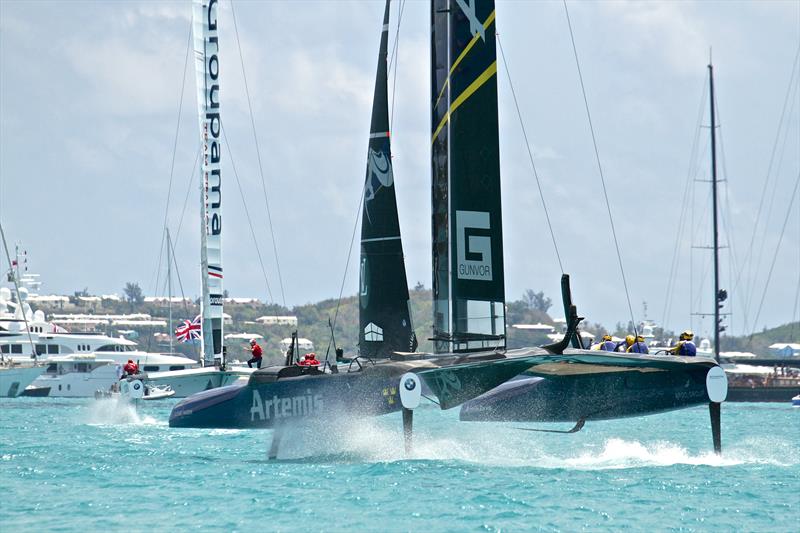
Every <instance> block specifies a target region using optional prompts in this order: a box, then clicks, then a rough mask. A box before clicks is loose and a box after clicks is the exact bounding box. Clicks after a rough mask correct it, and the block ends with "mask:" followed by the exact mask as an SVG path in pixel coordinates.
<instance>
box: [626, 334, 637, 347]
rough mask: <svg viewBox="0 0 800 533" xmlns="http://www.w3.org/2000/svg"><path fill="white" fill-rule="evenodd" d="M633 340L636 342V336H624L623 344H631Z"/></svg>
mask: <svg viewBox="0 0 800 533" xmlns="http://www.w3.org/2000/svg"><path fill="white" fill-rule="evenodd" d="M634 342H636V338H634V336H633V335H628V336H626V337H625V344H627V345H628V346H630V345H632V344H633V343H634Z"/></svg>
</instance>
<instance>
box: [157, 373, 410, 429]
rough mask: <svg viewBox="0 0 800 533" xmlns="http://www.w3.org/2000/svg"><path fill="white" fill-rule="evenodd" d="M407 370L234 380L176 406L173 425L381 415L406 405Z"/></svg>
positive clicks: (242, 425) (258, 424)
mask: <svg viewBox="0 0 800 533" xmlns="http://www.w3.org/2000/svg"><path fill="white" fill-rule="evenodd" d="M402 374H403V372H402V371H400V372H396V373H391V372H390V373H387V375H385V376H379V375H376V373H374V372H353V373H346V372H345V373H339V374H322V373H319V374H313V375H312V374H306V375H301V376H296V377H288V378H282V379H279V380H276V381H272V382H265V383H257V381H256V380H253V379H252V378H251V381H250V382H249V383H247V384H235V385H230V386H227V387H220V388H218V389H212V390H209V391H205V392H200V393H198V394H194V395H192V396H190V397H189V398H186V399H185V400H183V401H181V402H180V403H179V404H178V405H176V406H175V408H174V409H173V410H172V413H171V414H170V419H169V425H170V426H171V427H193V428H223V429H269V428H273V427H275V425H276V423H286V422H293V421H299V420H303V419H313V418H321V417H325V416H328V417H330V416H333V415H334V414H336V416H353V417H365V416H376V415H382V414H386V413H391V412H394V411H399V410H400V408H401V405H400V397H399V395H398V391H397V385H398V382H399V378H400V376H401V375H402Z"/></svg>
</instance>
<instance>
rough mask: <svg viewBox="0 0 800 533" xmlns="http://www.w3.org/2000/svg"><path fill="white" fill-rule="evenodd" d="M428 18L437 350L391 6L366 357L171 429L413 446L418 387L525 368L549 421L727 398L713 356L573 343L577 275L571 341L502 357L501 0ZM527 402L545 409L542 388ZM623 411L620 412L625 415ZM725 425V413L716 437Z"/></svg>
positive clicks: (364, 257)
mask: <svg viewBox="0 0 800 533" xmlns="http://www.w3.org/2000/svg"><path fill="white" fill-rule="evenodd" d="M431 17H432V22H433V24H432V26H433V32H432V43H431V46H432V61H433V64H432V78H431V79H432V87H431V89H432V90H431V96H432V119H433V120H432V130H433V131H432V141H431V144H432V161H431V164H432V169H433V187H432V204H433V217H432V221H433V276H434V299H435V301H434V341H435V346H436V353H435V354H423V353H413V350H414V348H415V344H416V340H415V338H414V337H413V328H411V322H410V321H411V316H410V313H409V311H408V289H407V283H406V275H405V266H404V263H403V258H402V244H401V238H400V230H399V224H398V223H397V206H396V201H395V191H394V183H395V181H394V175H393V172H392V167H391V149H390V139H391V135H390V131H389V121H388V97H387V88H386V86H387V83H386V78H387V68H386V61H387V49H388V24H389V1H388V0H387V3H386V8H385V12H384V18H383V30H382V34H381V41H380V51H379V59H378V69H377V75H376V83H375V94H374V99H373V112H372V123H371V128H370V135H369V148H368V161H367V173H366V177H365V183H364V189H363V202H364V206H363V211H362V234H361V275H360V294H359V302H360V306H359V312H360V328H361V331H360V332H359V336H360V340H361V354H360V355H359V356H358V357H356V358H355V359H353V361H352V362H351V364H350V365H349V367H348V368H347V370H346V371H341V372H334V371H331V370H330V369H327V368H324V369H319V368H317V367H299V366H292V365H291V364H290V363H291V361H287V365H285V366H276V367H270V368H265V369H261V370H258V371H257V372H255V373H253V374H252V375H251V376H250V378H249V381H248V382H247V383H241V382H240V383H236V384H233V385H231V386H228V387H222V388H220V389H216V390H211V391H206V392H202V393H199V394H196V395H194V396H192V397H190V398H187V399H186V400H184V401H182V402H181V403H179V404H178V405H176V406H175V408H174V409H173V411H172V413H171V415H170V426H173V427H204V428H212V427H213V428H276V431H275V433H274V435H273V446H272V450H271V451H270V456H273V457H274V456H275V454H276V453H277V448H278V445H279V443H280V438H281V434H282V432H283V429H282V428H283V427H284V426H285V425H286V424H287V423H289V422H292V421H297V420H301V419H305V418H312V417H318V418H321V417H326V416H329V417H330V416H334V415H336V414H340V415H345V416H376V415H382V414H387V413H392V412H397V411H402V413H403V427H404V434H405V439H406V445H407V447H408V446H409V445H410V441H411V429H412V420H413V417H412V413H413V409H414V408H415V407H416V406H417V405H418V404H419V401H420V395H421V387H422V382H424V383H425V384H426V385H427V386H428V387H429V388H430V390H431V392H432V394H433V396H434V397H435V399H436V401H437V403H438V404H439V406H440V407H441V408H442V409H449V408H452V407H455V406H458V405H460V404H462V403H464V402H466V401H469V400H473V399H475V398H476V397H478V396H479V395H481V394H484V393H486V392H487V391H489V390H491V389H493V388H494V387H497V386H498V385H501V384H502V383H504V382H506V381H507V380H508V379H511V378H512V377H514V376H516V375H518V374H520V373H521V372H522V371H524V370H527V371H528V372H533V373H534V374H536V375H537V376H546V377H548V378H551V379H547V380H537V381H538V382H545V383H547V384H548V385H546V386H547V387H550V388H549V389H548V390H547V391H546V392H547V394H548V396H547V398H546V400H547V401H546V402H545V403H546V407H547V409H548V413H550V414H549V415H548V416H546V417H544V418H543V419H546V420H551V419H552V420H571V421H573V422H575V421H577V422H578V424H577V425H576V428H577V429H580V426H581V425H582V421H583V420H585V419H589V418H603V417H616V416H622V415H620V413H628V414H632V413H631V412H630V402H632V401H634V400H635V401H636V402H637V405H638V406H640V407H639V411H637V412H652V411H654V410H666V409H671V408H676V407H679V406H684V405H686V403H687V402H685V401H684V400H683V398H684V397H688V398H690V399H691V403H692V404H697V403H704V402H711V403H714V402H721V401H722V400H724V389H725V385H726V383H727V382H725V377H724V372H722V370H721V369H720V368H719V367H718V366H717V365H716V364H715V362H714V361H710V360H704V359H700V358H681V357H672V356H661V357H653V356H640V355H638V354H614V353H606V352H604V353H598V352H597V351H589V350H584V349H580V348H577V349H567V346H568V345H569V344H570V342H576V341H575V339H577V338H578V337H577V336H578V331H577V327H578V324H579V322H580V320H581V319H580V318H579V317H578V315H577V311H576V309H575V307H574V306H573V305H572V302H571V299H570V296H569V279H568V276H564V278H563V280H562V288H563V292H564V304H565V311H566V312H567V320H568V330H567V334H566V335H565V337H564V339H563V340H562V341H561V342H559V343H556V344H552V345H548V346H544V347H532V348H523V349H518V350H506V348H505V309H504V306H505V294H504V281H503V247H502V228H501V211H500V209H501V202H500V170H499V155H498V154H499V141H498V125H497V80H496V73H497V60H496V50H495V46H496V45H495V30H494V20H495V12H494V2H493V1H491V0H486V1H477V0H473V1H471V2H466V1H464V0H434V1H433V2H432V6H431ZM577 346H580V344H577ZM409 351H411V352H412V353H409ZM720 373H721V374H722V382H720V381H719V374H720ZM687 378H688V384H685V383H686V380H687ZM584 387H586V388H592V389H593V390H598V391H600V393H601V394H602V397H601V398H600V401H599V402H598V397H597V396H594V397H592V398H591V400H592V401H591V402H589V400H590V398H589V396H588V395H587V394H579V392H580V389H581V388H584ZM620 387H622V389H624V390H623V391H622V392H620V391H619V389H620ZM626 387H627V388H626ZM642 388H644V389H645V391H644V392H645V393H644V394H643V391H642V390H641V389H642ZM678 388H680V390H681V395H680V396H679V395H678V394H676V392H675V391H676V389H678ZM531 398H533V400H532V402H533V403H534V404H536V403H537V402H538V400H537V398H538V393H536V394H533V395H531ZM617 403H622V404H625V405H624V407H623V408H622V409H621V408H620V407H619V406H618V405H614V404H617ZM557 404H558V405H557ZM482 414H485V413H484V412H482ZM462 418H465V417H464V414H463V413H462ZM484 418H487V419H493V418H492V417H491V416H488V417H484ZM577 429H576V430H577ZM718 430H719V423H718V419H717V424H716V425H715V429H714V431H715V434H716V433H718Z"/></svg>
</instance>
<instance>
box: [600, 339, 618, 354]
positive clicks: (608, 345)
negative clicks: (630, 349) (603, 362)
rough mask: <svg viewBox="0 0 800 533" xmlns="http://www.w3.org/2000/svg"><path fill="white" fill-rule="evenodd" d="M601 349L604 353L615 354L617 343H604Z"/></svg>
mask: <svg viewBox="0 0 800 533" xmlns="http://www.w3.org/2000/svg"><path fill="white" fill-rule="evenodd" d="M599 349H600V350H603V351H604V352H613V351H615V350H616V349H617V343H616V342H614V341H603V343H602V344H601V345H600V348H599Z"/></svg>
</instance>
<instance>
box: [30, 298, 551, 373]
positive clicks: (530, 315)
mask: <svg viewBox="0 0 800 533" xmlns="http://www.w3.org/2000/svg"><path fill="white" fill-rule="evenodd" d="M409 294H410V296H411V313H412V320H413V321H414V330H415V332H416V334H417V339H418V341H419V350H420V351H432V350H433V343H432V342H431V341H430V340H428V339H430V337H431V336H432V323H433V318H432V316H433V315H432V313H433V309H432V308H433V304H432V296H431V290H430V289H425V288H424V287H422V286H421V285H420V286H418V287H416V288H414V289H412V290H411V291H409ZM336 304H337V301H336V299H327V300H322V301H321V302H317V303H313V304H312V303H309V304H305V305H299V306H297V307H294V308H292V309H287V308H284V307H282V306H280V305H276V304H269V305H268V304H262V303H252V302H251V303H243V304H242V303H235V304H226V306H225V312H226V313H227V314H229V315H231V322H230V323H227V324H226V325H225V333H226V334H228V333H255V334H259V335H262V336H263V337H264V339H265V340H264V342H263V343H262V344H263V346H264V348H265V349H266V350H267V353H273V354H276V353H277V350H278V347H279V344H280V341H281V340H282V339H284V338H287V337H289V336H291V334H292V331H293V329H294V328H292V327H290V326H265V325H263V324H261V323H259V322H256V321H255V320H256V319H257V318H258V317H261V316H265V315H268V316H286V315H289V316H296V317H297V320H298V327H297V331H298V335H299V336H300V337H304V338H307V339H309V340H311V341H312V342H313V343H314V346H315V350H316V351H317V354H318V355H320V356H321V357H324V355H325V351H326V349H327V348H328V345H329V344H330V341H331V331H330V328H329V326H328V319H330V320H331V321H332V322H333V321H334V318H335V321H336V327H335V329H334V333H335V339H336V345H337V346H339V347H342V348H344V349H345V351H346V352H349V353H352V352H354V351H355V350H356V349H357V344H358V298H357V297H356V296H348V297H346V298H342V301H341V303H340V305H339V309H338V313H337V310H336ZM550 306H551V302H550V299H549V298H546V297H545V296H544V294H542V293H541V292H539V293H534V292H533V291H527V292H526V293H525V294H524V295H523V297H522V299H520V300H516V301H512V302H508V304H507V313H508V315H507V317H506V320H507V324H508V326H509V328H508V341H507V342H508V346H509V347H512V348H513V347H519V346H530V345H538V344H544V343H547V342H549V341H548V340H547V338H546V337H545V335H544V334H543V333H541V332H538V333H537V332H530V331H521V330H518V329H515V328H511V327H510V326H511V325H512V324H536V323H544V324H550V325H552V324H553V320H552V318H551V317H550V315H548V314H547V312H546V310H547V309H548V308H549V307H550ZM39 308H41V309H42V310H43V311H44V312H45V313H46V314H47V316H48V317H50V316H52V314H53V313H85V314H95V315H101V314H126V313H146V314H149V315H150V316H151V317H153V318H154V319H162V320H166V319H167V316H168V309H167V306H166V304H164V303H152V302H148V303H144V302H143V303H133V302H124V301H114V300H109V299H104V300H101V301H99V302H92V303H82V302H81V301H80V300H79V299H77V298H70V304H69V305H66V306H65V305H52V306H47V305H39ZM198 313H199V306H198V305H197V304H194V303H191V304H188V303H186V304H174V305H173V309H172V316H173V326H177V325H178V324H179V323H180V322H181V321H183V320H185V319H192V318H194V317H195V316H197V314H198ZM129 328H130V326H128V327H125V328H111V330H110V331H107V333H110V334H113V335H116V334H118V333H119V331H120V329H123V330H124V329H129ZM166 329H167V328H164V327H155V328H145V327H137V328H136V332H137V334H138V338H134V340H136V341H137V342H138V343H139V344H140V345H141V346H142V348H143V349H145V350H154V351H155V350H162V351H163V350H166V349H168V345H167V344H165V343H161V344H157V343H156V342H155V341H154V340H153V334H155V333H166ZM173 349H174V350H176V351H180V352H182V353H184V354H186V355H189V356H193V357H197V356H198V348H197V346H193V345H192V344H180V343H177V342H175V343H174V344H173ZM228 350H229V353H230V354H231V355H232V356H233V357H238V358H240V359H241V358H242V356H243V355H245V354H246V351H245V350H246V343H245V342H244V341H237V342H236V343H228ZM332 352H333V348H331V353H332Z"/></svg>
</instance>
